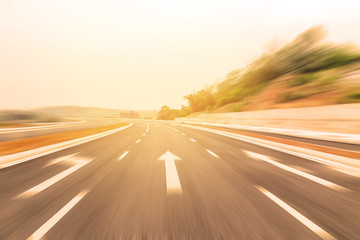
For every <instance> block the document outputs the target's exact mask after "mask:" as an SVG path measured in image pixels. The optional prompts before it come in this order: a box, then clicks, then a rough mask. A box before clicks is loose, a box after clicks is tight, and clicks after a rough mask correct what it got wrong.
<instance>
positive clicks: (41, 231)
mask: <svg viewBox="0 0 360 240" xmlns="http://www.w3.org/2000/svg"><path fill="white" fill-rule="evenodd" d="M88 192H89V190H85V191H82V192H80V193H79V194H78V195H76V196H75V197H74V198H73V199H72V200H71V201H70V202H68V203H67V204H66V205H65V206H64V207H63V208H62V209H60V210H59V211H58V212H57V213H56V214H55V215H54V216H52V217H51V218H50V219H49V220H48V221H47V222H46V223H44V225H42V226H41V227H40V228H39V229H38V230H36V232H34V233H33V234H32V235H31V236H30V237H29V238H28V240H38V239H41V238H42V237H43V236H44V235H45V234H46V233H47V232H48V231H49V230H50V229H51V228H52V227H53V226H54V225H55V224H56V223H57V222H59V221H60V219H61V218H63V217H64V216H65V214H66V213H68V212H69V211H70V210H71V209H72V208H73V207H74V206H75V205H76V204H77V203H78V202H79V201H80V200H81V199H82V198H83V197H84V196H85V195H86V194H87V193H88Z"/></svg>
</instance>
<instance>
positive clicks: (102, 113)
mask: <svg viewBox="0 0 360 240" xmlns="http://www.w3.org/2000/svg"><path fill="white" fill-rule="evenodd" d="M32 111H34V112H38V113H44V114H49V115H55V116H58V117H74V118H103V117H135V115H136V117H138V118H151V119H153V118H155V116H156V111H154V110H141V111H135V110H121V109H111V108H97V107H79V106H54V107H42V108H36V109H32Z"/></svg>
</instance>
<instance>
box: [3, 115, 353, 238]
mask: <svg viewBox="0 0 360 240" xmlns="http://www.w3.org/2000/svg"><path fill="white" fill-rule="evenodd" d="M325 145H326V144H325ZM344 149H346V148H344ZM352 151H355V150H354V149H352ZM354 171H355V170H354ZM359 176H360V175H356V174H353V175H352V174H349V173H346V172H343V171H341V170H339V169H337V167H336V165H329V164H324V163H321V162H316V161H313V160H312V159H308V158H306V157H300V156H296V155H293V154H290V153H286V152H283V151H278V150H276V149H272V148H268V147H264V146H260V145H258V144H253V143H251V142H246V141H242V140H241V138H240V139H234V138H230V137H226V136H222V135H219V134H215V133H211V132H207V131H203V130H200V129H194V128H191V127H187V126H179V125H174V124H170V123H166V122H151V121H143V122H140V121H137V122H134V125H133V126H131V127H129V128H127V129H125V130H123V131H119V132H116V133H114V134H111V135H108V136H105V137H103V138H99V139H97V140H94V141H91V142H88V143H84V144H81V145H77V146H74V147H70V148H67V149H64V150H61V151H57V152H54V153H51V154H48V155H46V156H42V157H39V158H35V159H32V160H29V161H26V162H22V163H20V164H16V165H13V166H10V167H6V168H2V169H0V211H1V213H0V239H16V240H17V239H42V238H44V239H55V240H56V239H166V240H168V239H169V240H170V239H174V240H176V239H276V240H278V239H360V184H359V183H360V180H359Z"/></svg>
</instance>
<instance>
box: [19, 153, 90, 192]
mask: <svg viewBox="0 0 360 240" xmlns="http://www.w3.org/2000/svg"><path fill="white" fill-rule="evenodd" d="M64 160H66V161H71V162H75V163H77V164H76V165H74V166H72V167H71V168H68V169H66V170H65V171H63V172H61V173H59V174H57V175H55V176H53V177H51V178H49V179H48V180H46V181H44V182H42V183H40V184H38V185H36V186H35V187H33V188H30V189H29V190H27V191H25V192H23V193H22V194H20V195H18V196H17V198H28V197H32V196H34V195H35V194H37V193H39V192H41V191H43V190H45V189H46V188H48V187H50V186H52V185H54V184H55V183H57V182H58V181H60V180H62V179H63V178H65V177H67V176H68V175H70V174H71V173H73V172H75V171H77V170H78V169H80V168H82V167H83V166H85V165H86V164H88V163H89V162H90V161H91V160H89V159H87V158H81V157H76V156H71V157H69V158H61V161H64ZM55 161H56V160H55ZM57 162H59V161H57Z"/></svg>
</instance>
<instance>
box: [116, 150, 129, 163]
mask: <svg viewBox="0 0 360 240" xmlns="http://www.w3.org/2000/svg"><path fill="white" fill-rule="evenodd" d="M128 153H129V151H126V152H124V153H123V154H121V156H120V157H119V158H118V161H119V160H121V159H123V158H124V157H125V156H126V155H127V154H128Z"/></svg>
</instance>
